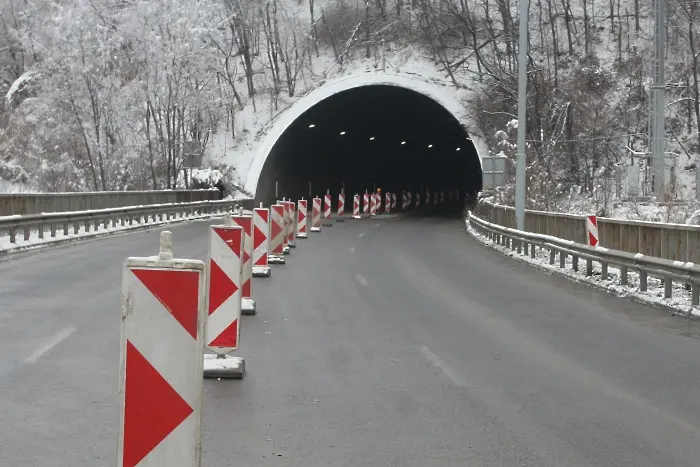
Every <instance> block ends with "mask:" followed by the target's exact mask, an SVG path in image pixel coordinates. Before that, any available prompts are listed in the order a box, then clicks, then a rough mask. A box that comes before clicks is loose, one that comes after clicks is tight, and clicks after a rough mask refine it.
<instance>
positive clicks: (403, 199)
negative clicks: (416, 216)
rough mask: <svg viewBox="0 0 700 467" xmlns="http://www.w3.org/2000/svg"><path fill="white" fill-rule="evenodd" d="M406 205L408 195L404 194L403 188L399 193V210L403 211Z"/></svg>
mask: <svg viewBox="0 0 700 467" xmlns="http://www.w3.org/2000/svg"><path fill="white" fill-rule="evenodd" d="M407 206H408V195H407V194H406V191H405V190H404V191H403V192H402V193H401V210H402V211H405V210H406V207H407Z"/></svg>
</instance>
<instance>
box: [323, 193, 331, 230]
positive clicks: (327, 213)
mask: <svg viewBox="0 0 700 467" xmlns="http://www.w3.org/2000/svg"><path fill="white" fill-rule="evenodd" d="M332 219H333V208H331V194H330V192H326V194H325V195H324V196H323V220H324V222H325V224H324V225H325V226H326V227H332V226H333V224H331V223H330V222H331V220H332Z"/></svg>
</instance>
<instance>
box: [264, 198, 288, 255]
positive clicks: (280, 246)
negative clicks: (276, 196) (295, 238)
mask: <svg viewBox="0 0 700 467" xmlns="http://www.w3.org/2000/svg"><path fill="white" fill-rule="evenodd" d="M284 238H285V231H284V205H283V204H273V205H272V206H270V254H269V255H268V262H269V263H271V264H284V263H285V259H284Z"/></svg>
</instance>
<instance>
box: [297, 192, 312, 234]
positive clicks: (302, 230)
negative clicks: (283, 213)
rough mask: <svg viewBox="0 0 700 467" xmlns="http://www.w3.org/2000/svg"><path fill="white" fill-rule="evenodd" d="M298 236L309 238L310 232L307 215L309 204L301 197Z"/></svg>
mask: <svg viewBox="0 0 700 467" xmlns="http://www.w3.org/2000/svg"><path fill="white" fill-rule="evenodd" d="M297 206H298V209H297V238H308V237H309V233H308V230H307V226H306V224H307V223H308V221H307V220H306V216H307V215H308V209H309V205H308V202H307V201H306V200H305V199H300V200H299V202H298V203H297Z"/></svg>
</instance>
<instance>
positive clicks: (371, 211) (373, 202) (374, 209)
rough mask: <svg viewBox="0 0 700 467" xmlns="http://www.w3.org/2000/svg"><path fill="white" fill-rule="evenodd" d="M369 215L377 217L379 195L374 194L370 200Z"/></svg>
mask: <svg viewBox="0 0 700 467" xmlns="http://www.w3.org/2000/svg"><path fill="white" fill-rule="evenodd" d="M369 215H370V216H376V215H377V195H376V194H375V193H372V196H371V197H370V199H369Z"/></svg>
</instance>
